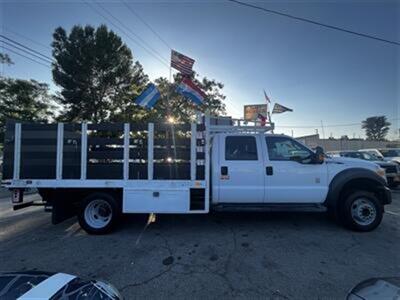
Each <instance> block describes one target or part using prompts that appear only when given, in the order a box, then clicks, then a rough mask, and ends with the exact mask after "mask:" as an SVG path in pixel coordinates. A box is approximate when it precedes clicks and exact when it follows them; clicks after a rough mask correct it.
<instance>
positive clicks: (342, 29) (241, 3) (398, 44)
mask: <svg viewBox="0 0 400 300" xmlns="http://www.w3.org/2000/svg"><path fill="white" fill-rule="evenodd" d="M227 1H229V2H233V3H236V4H239V5H242V6H246V7H250V8H254V9H257V10H261V11H263V12H266V13H271V14H275V15H279V16H283V17H287V18H290V19H294V20H297V21H302V22H306V23H310V24H314V25H318V26H322V27H325V28H329V29H333V30H337V31H341V32H345V33H349V34H353V35H357V36H360V37H364V38H368V39H372V40H377V41H380V42H384V43H388V44H393V45H396V46H400V42H396V41H391V40H387V39H383V38H380V37H377V36H374V35H370V34H366V33H361V32H356V31H353V30H349V29H345V28H341V27H337V26H333V25H329V24H325V23H321V22H317V21H313V20H310V19H306V18H302V17H297V16H294V15H290V14H286V13H282V12H279V11H276V10H272V9H267V8H264V7H261V6H257V5H254V4H250V3H245V2H242V1H238V0H227Z"/></svg>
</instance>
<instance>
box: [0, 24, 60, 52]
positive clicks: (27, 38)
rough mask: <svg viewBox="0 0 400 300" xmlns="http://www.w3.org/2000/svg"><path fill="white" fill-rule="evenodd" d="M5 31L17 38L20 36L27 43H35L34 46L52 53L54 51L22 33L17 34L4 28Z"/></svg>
mask: <svg viewBox="0 0 400 300" xmlns="http://www.w3.org/2000/svg"><path fill="white" fill-rule="evenodd" d="M3 29H4V30H5V31H8V32H9V33H12V34H14V35H16V36H19V37H20V38H23V39H25V40H27V41H30V42H32V43H34V44H36V45H38V46H40V47H42V48H43V49H46V50H50V51H51V50H52V49H51V47H49V46H46V45H45V44H42V43H39V42H38V41H36V40H34V39H31V38H30V37H27V36H26V35H23V34H21V33H18V32H15V31H13V30H11V29H9V28H8V27H3Z"/></svg>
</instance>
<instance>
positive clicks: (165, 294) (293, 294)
mask: <svg viewBox="0 0 400 300" xmlns="http://www.w3.org/2000/svg"><path fill="white" fill-rule="evenodd" d="M29 197H33V198H35V197H38V196H37V195H32V196H29ZM9 202H10V201H9V199H8V198H2V199H0V271H22V270H43V271H53V272H66V273H71V274H75V275H78V276H81V277H93V278H96V279H103V280H106V281H109V282H110V283H112V284H113V285H115V286H116V287H117V288H118V289H119V290H120V291H121V292H122V294H123V295H124V296H125V298H126V299H134V298H139V297H144V298H178V299H181V298H189V297H190V298H194V299H198V298H207V299H217V298H228V297H229V298H272V299H344V297H345V295H346V293H347V291H348V290H349V289H350V288H351V287H353V286H354V285H355V284H357V283H358V282H360V281H362V280H364V279H367V278H370V277H382V276H385V277H387V276H400V254H399V253H400V242H399V241H400V190H397V191H394V192H393V203H392V204H391V205H389V206H386V214H385V216H384V220H383V222H382V224H381V225H380V227H378V229H376V230H375V231H373V232H369V233H357V232H351V231H348V230H346V229H344V228H342V227H339V226H337V225H336V224H335V223H333V222H332V221H331V220H329V219H328V218H327V217H326V215H325V214H324V213H304V212H303V213H301V212H292V213H213V214H210V215H157V218H156V222H155V223H152V224H151V225H149V226H148V227H147V228H145V223H146V221H147V217H146V216H143V215H141V216H136V215H129V216H126V217H124V218H123V220H122V222H121V224H120V225H119V226H118V228H117V229H116V230H115V232H113V233H112V234H109V235H104V236H89V235H87V234H86V233H85V232H84V231H83V230H81V229H80V228H79V225H78V224H77V221H76V219H75V218H73V219H70V220H67V221H65V222H64V223H62V224H59V225H56V226H54V225H51V220H50V214H48V213H44V212H43V208H42V207H30V208H27V209H24V210H21V211H17V212H13V211H12V210H11V205H10V203H9Z"/></svg>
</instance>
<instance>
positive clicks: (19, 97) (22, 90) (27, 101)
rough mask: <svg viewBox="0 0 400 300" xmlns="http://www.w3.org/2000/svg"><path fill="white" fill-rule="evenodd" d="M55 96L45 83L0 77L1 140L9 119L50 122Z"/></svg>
mask: <svg viewBox="0 0 400 300" xmlns="http://www.w3.org/2000/svg"><path fill="white" fill-rule="evenodd" d="M53 100H54V98H53V96H51V95H50V94H49V87H48V85H47V84H45V83H39V82H37V81H35V80H21V79H11V78H4V77H0V135H1V137H0V140H1V141H3V135H4V130H5V123H6V121H7V120H8V119H13V120H22V121H28V122H48V121H49V120H51V118H52V117H53V116H54V114H53V111H54V101H53Z"/></svg>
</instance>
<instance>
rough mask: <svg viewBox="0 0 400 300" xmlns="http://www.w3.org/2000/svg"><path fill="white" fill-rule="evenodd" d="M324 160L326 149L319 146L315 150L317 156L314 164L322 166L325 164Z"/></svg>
mask: <svg viewBox="0 0 400 300" xmlns="http://www.w3.org/2000/svg"><path fill="white" fill-rule="evenodd" d="M324 158H325V153H324V148H322V147H320V146H317V147H316V148H315V156H314V159H313V162H314V163H316V164H322V163H323V162H324Z"/></svg>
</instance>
